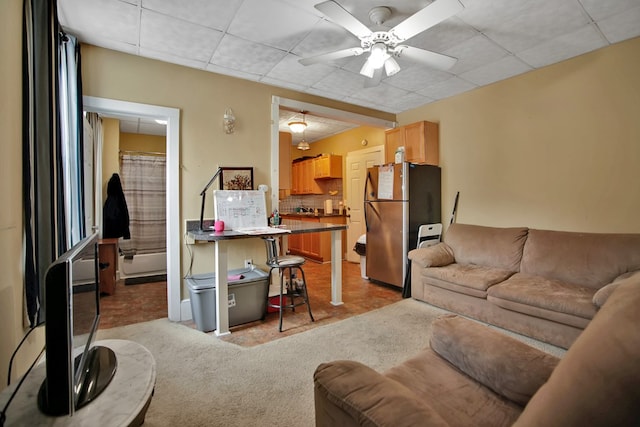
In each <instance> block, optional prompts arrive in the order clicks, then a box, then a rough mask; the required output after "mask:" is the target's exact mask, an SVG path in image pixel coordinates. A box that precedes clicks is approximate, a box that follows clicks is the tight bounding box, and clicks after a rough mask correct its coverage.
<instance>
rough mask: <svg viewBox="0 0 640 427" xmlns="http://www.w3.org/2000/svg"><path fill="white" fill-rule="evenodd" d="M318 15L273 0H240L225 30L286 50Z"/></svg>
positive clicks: (303, 33)
mask: <svg viewBox="0 0 640 427" xmlns="http://www.w3.org/2000/svg"><path fill="white" fill-rule="evenodd" d="M319 19H320V18H318V17H317V16H316V15H311V14H308V13H307V12H305V11H304V10H301V9H299V8H297V7H294V6H291V7H286V8H283V7H282V5H281V4H279V2H277V1H276V0H244V2H243V3H242V6H240V9H239V10H238V12H237V13H236V15H235V17H234V19H233V22H232V23H231V25H230V26H229V30H228V32H229V33H230V34H233V35H234V36H237V37H241V38H244V39H246V40H251V41H254V42H256V43H261V44H266V45H268V46H272V47H276V48H279V49H284V50H287V51H288V50H291V49H292V48H293V47H294V46H296V45H297V44H298V43H299V42H300V41H301V40H302V39H303V38H304V37H305V36H306V35H307V34H308V33H309V31H310V28H312V27H313V26H314V25H315V23H316V22H318V21H319Z"/></svg>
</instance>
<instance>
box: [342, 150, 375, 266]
mask: <svg viewBox="0 0 640 427" xmlns="http://www.w3.org/2000/svg"><path fill="white" fill-rule="evenodd" d="M345 162H346V171H347V174H346V178H345V179H346V184H345V187H346V188H347V206H348V207H349V208H348V209H349V211H348V212H347V213H348V215H349V228H348V229H347V248H353V247H354V246H355V244H356V241H357V240H358V238H359V237H360V236H361V235H363V234H364V233H365V232H366V224H365V222H364V185H365V181H366V179H367V169H368V168H370V167H372V166H373V165H380V164H382V163H384V145H378V146H375V147H371V148H365V149H362V150H357V151H351V152H349V153H347V156H346V160H345ZM346 258H347V261H350V262H360V256H359V255H358V254H356V253H355V252H354V251H347V256H346Z"/></svg>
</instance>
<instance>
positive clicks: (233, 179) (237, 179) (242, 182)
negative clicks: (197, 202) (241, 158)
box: [220, 168, 253, 190]
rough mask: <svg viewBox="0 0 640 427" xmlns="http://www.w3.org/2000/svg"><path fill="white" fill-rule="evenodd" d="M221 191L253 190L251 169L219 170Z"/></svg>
mask: <svg viewBox="0 0 640 427" xmlns="http://www.w3.org/2000/svg"><path fill="white" fill-rule="evenodd" d="M220 169H222V173H221V174H220V189H221V190H253V168H220Z"/></svg>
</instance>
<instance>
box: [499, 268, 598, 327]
mask: <svg viewBox="0 0 640 427" xmlns="http://www.w3.org/2000/svg"><path fill="white" fill-rule="evenodd" d="M594 294H595V289H592V288H587V287H584V286H576V285H571V284H568V283H564V282H561V281H559V280H550V279H545V278H544V277H540V276H532V275H529V274H524V273H516V274H514V275H513V276H511V277H510V278H509V279H507V280H505V281H504V282H502V283H500V284H497V285H495V286H492V287H491V288H490V289H489V291H488V292H487V299H489V300H490V301H491V302H493V303H495V304H496V305H499V306H500V307H503V308H506V309H508V310H513V311H518V312H521V313H524V314H529V315H532V316H536V317H541V318H543V319H549V320H553V321H556V322H561V323H565V324H567V325H571V326H575V327H578V328H584V327H586V326H587V324H588V323H589V320H590V319H592V318H593V316H594V315H595V314H596V307H595V306H594V305H593V302H592V299H593V295H594Z"/></svg>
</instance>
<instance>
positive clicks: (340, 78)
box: [313, 69, 366, 96]
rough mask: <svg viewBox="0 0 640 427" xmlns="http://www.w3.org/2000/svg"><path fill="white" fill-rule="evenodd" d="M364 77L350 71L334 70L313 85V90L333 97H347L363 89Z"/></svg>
mask: <svg viewBox="0 0 640 427" xmlns="http://www.w3.org/2000/svg"><path fill="white" fill-rule="evenodd" d="M365 79H366V77H364V76H362V75H360V74H355V73H352V72H350V71H346V70H341V69H334V71H332V72H331V73H330V74H328V75H326V76H325V77H324V78H323V79H322V80H320V81H319V82H317V83H315V84H314V85H313V88H314V89H318V90H323V91H326V92H330V93H332V94H333V96H335V95H338V94H340V95H342V96H349V95H351V94H353V93H356V92H357V91H359V90H361V89H362V88H363V87H364V82H365Z"/></svg>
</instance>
